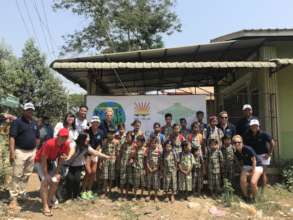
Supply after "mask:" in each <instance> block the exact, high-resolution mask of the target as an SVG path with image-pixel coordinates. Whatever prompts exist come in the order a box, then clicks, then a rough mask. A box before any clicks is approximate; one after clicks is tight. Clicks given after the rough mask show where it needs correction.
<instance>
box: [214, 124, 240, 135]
mask: <svg viewBox="0 0 293 220" xmlns="http://www.w3.org/2000/svg"><path fill="white" fill-rule="evenodd" d="M217 127H218V128H220V129H221V130H222V131H223V134H224V136H227V137H231V138H232V137H233V136H234V135H235V134H236V127H235V125H233V124H232V123H228V125H227V127H226V128H222V127H221V124H218V126H217Z"/></svg>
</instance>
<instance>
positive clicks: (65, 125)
mask: <svg viewBox="0 0 293 220" xmlns="http://www.w3.org/2000/svg"><path fill="white" fill-rule="evenodd" d="M68 117H70V118H74V121H73V123H72V129H73V130H75V129H76V125H75V120H76V117H75V115H74V114H72V113H71V112H68V113H66V115H65V117H64V120H63V126H64V127H67V118H68Z"/></svg>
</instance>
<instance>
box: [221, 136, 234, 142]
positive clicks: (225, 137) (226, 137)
mask: <svg viewBox="0 0 293 220" xmlns="http://www.w3.org/2000/svg"><path fill="white" fill-rule="evenodd" d="M229 139H230V140H232V137H231V136H227V135H225V136H224V137H222V141H224V140H229Z"/></svg>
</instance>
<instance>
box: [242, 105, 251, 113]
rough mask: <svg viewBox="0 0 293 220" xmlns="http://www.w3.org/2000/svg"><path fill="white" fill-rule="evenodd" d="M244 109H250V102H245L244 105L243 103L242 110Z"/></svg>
mask: <svg viewBox="0 0 293 220" xmlns="http://www.w3.org/2000/svg"><path fill="white" fill-rule="evenodd" d="M246 109H250V110H252V107H251V105H250V104H245V105H243V107H242V110H243V111H244V110H246Z"/></svg>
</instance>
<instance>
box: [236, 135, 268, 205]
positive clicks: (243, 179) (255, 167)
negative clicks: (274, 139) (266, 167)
mask: <svg viewBox="0 0 293 220" xmlns="http://www.w3.org/2000/svg"><path fill="white" fill-rule="evenodd" d="M232 141H233V145H234V147H235V149H236V151H235V155H236V157H237V158H238V160H239V161H240V162H241V165H242V168H241V174H240V187H241V191H242V193H243V196H244V199H245V200H246V201H248V202H254V200H255V196H256V194H257V191H258V187H257V183H258V180H259V178H260V176H261V175H262V173H263V167H262V165H261V161H260V159H259V158H258V157H257V155H256V153H255V151H254V150H253V149H252V147H250V146H246V145H244V144H243V140H242V137H241V136H240V135H235V136H234V137H233V139H232ZM248 179H249V183H250V184H249V185H250V187H251V190H250V191H251V192H249V191H248V188H249V187H248V184H247V180H248Z"/></svg>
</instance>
